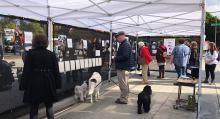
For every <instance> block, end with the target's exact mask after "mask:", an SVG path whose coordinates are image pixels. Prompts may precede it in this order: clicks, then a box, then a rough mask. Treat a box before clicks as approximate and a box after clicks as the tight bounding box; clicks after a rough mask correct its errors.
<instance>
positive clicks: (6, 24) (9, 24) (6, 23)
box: [0, 17, 16, 32]
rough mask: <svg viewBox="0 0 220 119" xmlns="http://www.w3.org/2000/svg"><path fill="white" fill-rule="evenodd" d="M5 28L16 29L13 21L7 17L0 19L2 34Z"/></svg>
mask: <svg viewBox="0 0 220 119" xmlns="http://www.w3.org/2000/svg"><path fill="white" fill-rule="evenodd" d="M5 28H9V29H15V28H16V23H15V21H14V20H12V19H10V18H8V17H4V18H2V19H0V32H4V29H5Z"/></svg>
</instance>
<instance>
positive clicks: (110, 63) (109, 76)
mask: <svg viewBox="0 0 220 119" xmlns="http://www.w3.org/2000/svg"><path fill="white" fill-rule="evenodd" d="M109 49H110V51H109V71H108V80H109V81H110V79H111V70H112V69H111V65H112V22H110V40H109Z"/></svg>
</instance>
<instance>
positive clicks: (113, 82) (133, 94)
mask: <svg viewBox="0 0 220 119" xmlns="http://www.w3.org/2000/svg"><path fill="white" fill-rule="evenodd" d="M109 81H111V82H112V83H114V84H115V85H116V86H118V87H119V85H118V84H117V83H116V82H115V81H113V80H112V79H111V78H110V79H109ZM129 93H130V94H133V95H138V94H136V93H133V92H130V91H129Z"/></svg>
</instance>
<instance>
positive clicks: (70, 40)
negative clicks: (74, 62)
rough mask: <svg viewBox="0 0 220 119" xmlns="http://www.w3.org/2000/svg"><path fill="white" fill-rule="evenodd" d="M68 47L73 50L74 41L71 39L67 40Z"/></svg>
mask: <svg viewBox="0 0 220 119" xmlns="http://www.w3.org/2000/svg"><path fill="white" fill-rule="evenodd" d="M67 47H68V48H73V41H72V39H70V38H68V39H67Z"/></svg>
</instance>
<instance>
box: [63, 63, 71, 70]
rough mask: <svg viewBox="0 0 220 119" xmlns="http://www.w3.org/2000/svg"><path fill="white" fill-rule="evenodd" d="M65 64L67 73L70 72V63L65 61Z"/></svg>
mask: <svg viewBox="0 0 220 119" xmlns="http://www.w3.org/2000/svg"><path fill="white" fill-rule="evenodd" d="M64 63H65V71H70V62H69V61H64Z"/></svg>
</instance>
